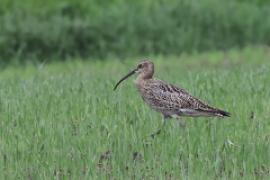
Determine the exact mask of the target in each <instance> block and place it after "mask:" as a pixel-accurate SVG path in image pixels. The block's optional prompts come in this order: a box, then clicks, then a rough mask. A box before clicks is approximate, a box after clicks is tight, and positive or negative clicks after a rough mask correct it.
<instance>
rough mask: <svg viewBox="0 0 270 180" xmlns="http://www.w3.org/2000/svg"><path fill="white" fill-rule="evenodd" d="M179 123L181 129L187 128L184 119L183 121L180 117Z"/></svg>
mask: <svg viewBox="0 0 270 180" xmlns="http://www.w3.org/2000/svg"><path fill="white" fill-rule="evenodd" d="M177 122H178V124H179V126H180V127H182V128H185V127H186V122H185V121H184V120H183V119H181V118H180V117H178V118H177Z"/></svg>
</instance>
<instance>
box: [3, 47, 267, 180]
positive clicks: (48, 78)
mask: <svg viewBox="0 0 270 180" xmlns="http://www.w3.org/2000/svg"><path fill="white" fill-rule="evenodd" d="M269 57H270V50H269V48H245V49H244V50H243V51H234V50H230V51H229V52H228V53H227V54H224V53H222V52H212V53H204V54H199V55H193V56H189V55H186V56H182V57H177V58H176V57H156V58H154V59H156V60H155V65H156V76H157V77H159V78H161V79H163V80H166V81H168V82H170V83H173V84H176V85H177V86H181V87H182V88H185V89H186V90H188V91H189V92H190V93H192V94H193V95H195V96H198V97H200V98H201V99H203V100H205V101H207V102H208V103H210V104H211V105H215V106H217V107H220V108H222V109H225V110H227V111H229V112H230V113H231V114H232V117H231V118H226V119H219V118H198V119H191V118H183V120H184V121H185V122H186V128H181V127H180V126H178V122H177V120H171V121H169V122H168V123H167V125H166V126H165V128H164V131H163V132H162V133H161V134H160V135H159V136H157V138H155V139H152V138H150V137H149V135H150V134H151V133H153V132H154V131H155V130H157V128H158V124H160V123H161V116H160V114H159V113H155V112H154V111H152V110H151V109H150V108H149V107H147V106H146V105H145V104H144V103H143V101H142V100H141V98H140V97H139V95H138V93H137V92H136V89H135V88H134V86H133V84H132V78H131V79H130V80H127V81H126V82H125V83H123V84H121V86H120V87H119V89H118V90H117V91H113V90H112V89H113V86H114V84H115V83H116V81H117V80H118V79H119V78H120V77H122V76H123V74H125V73H126V72H127V71H128V70H129V69H131V68H132V67H134V65H135V63H134V62H131V61H130V60H128V59H127V61H125V64H123V63H121V62H120V61H115V60H114V61H105V62H100V61H97V62H80V61H72V62H67V63H52V64H50V65H45V66H43V65H39V66H37V67H35V66H27V67H25V68H23V67H13V66H12V67H9V68H6V69H5V70H3V71H1V72H0V78H1V81H0V82H1V83H0V100H1V101H0V158H1V160H0V179H241V178H242V179H269V176H270V133H269V132H270V124H269V117H270V102H269V99H270V91H269V84H270V76H269V74H270V64H269ZM165 59H167V61H165Z"/></svg>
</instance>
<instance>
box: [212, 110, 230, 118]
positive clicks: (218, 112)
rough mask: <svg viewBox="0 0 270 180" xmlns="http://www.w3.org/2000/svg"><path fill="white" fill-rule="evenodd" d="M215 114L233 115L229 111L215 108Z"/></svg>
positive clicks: (220, 115) (222, 115)
mask: <svg viewBox="0 0 270 180" xmlns="http://www.w3.org/2000/svg"><path fill="white" fill-rule="evenodd" d="M215 115H216V116H219V117H231V114H230V113H229V112H227V111H223V110H220V109H216V110H215Z"/></svg>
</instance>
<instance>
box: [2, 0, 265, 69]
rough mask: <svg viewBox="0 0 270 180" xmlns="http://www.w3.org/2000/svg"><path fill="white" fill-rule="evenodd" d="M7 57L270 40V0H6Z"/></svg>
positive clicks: (164, 50)
mask: <svg viewBox="0 0 270 180" xmlns="http://www.w3.org/2000/svg"><path fill="white" fill-rule="evenodd" d="M0 4H1V5H0V22H1V24H0V62H1V63H2V64H6V63H9V62H12V61H18V62H20V63H24V62H25V61H38V62H43V61H53V60H54V61H63V60H66V59H72V58H74V57H77V58H81V59H89V58H91V57H93V58H98V59H106V58H107V57H117V58H118V57H119V58H124V57H135V56H146V55H168V54H170V55H179V54H181V53H183V52H185V53H190V52H202V51H208V50H228V49H230V48H242V47H245V46H249V45H269V44H270V6H269V5H270V1H269V0H226V1H222V0H169V1H168V0H147V1H145V0H136V1H131V0H129V1H126V0H110V1H107V0H98V1H94V0H80V1H79V0H77V1H75V0H59V1H55V0H46V1H42V0H24V1H18V0H17V1H15V0H1V2H0Z"/></svg>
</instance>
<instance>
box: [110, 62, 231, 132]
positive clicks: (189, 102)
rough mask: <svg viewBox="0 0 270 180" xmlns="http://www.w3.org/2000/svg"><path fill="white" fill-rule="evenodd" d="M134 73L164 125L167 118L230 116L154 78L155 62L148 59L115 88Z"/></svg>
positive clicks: (145, 97) (142, 94)
mask: <svg viewBox="0 0 270 180" xmlns="http://www.w3.org/2000/svg"><path fill="white" fill-rule="evenodd" d="M133 74H137V75H138V77H137V79H136V81H135V85H136V87H137V89H138V91H139V93H140V95H141V97H142V99H143V100H144V102H145V103H146V104H147V105H149V106H150V107H151V108H152V109H154V110H155V111H158V112H160V113H162V115H163V125H164V124H165V122H166V119H168V118H177V119H179V118H180V117H181V116H187V117H200V116H204V117H205V116H206V117H226V116H227V117H229V116H230V114H229V113H228V112H226V111H223V110H220V109H218V108H214V107H211V106H209V105H207V104H206V103H204V102H203V101H201V100H199V99H198V98H195V97H193V96H192V95H190V94H189V93H188V92H187V91H185V90H184V89H181V88H178V87H176V86H174V85H171V84H169V83H166V82H164V81H162V80H159V79H156V78H153V75H154V63H153V62H151V61H148V60H145V61H143V62H141V63H139V64H138V65H137V67H136V68H135V69H134V70H132V71H131V72H129V73H128V74H127V75H126V76H124V77H123V78H122V79H120V80H119V81H118V83H117V84H116V85H115V87H114V90H116V88H117V87H118V85H119V84H120V83H121V82H122V81H124V80H125V79H127V78H128V77H130V76H131V75H133ZM162 127H163V126H162ZM160 131H161V128H160V129H158V131H156V132H155V133H153V134H152V135H151V136H152V137H154V136H155V135H157V134H159V133H160Z"/></svg>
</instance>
